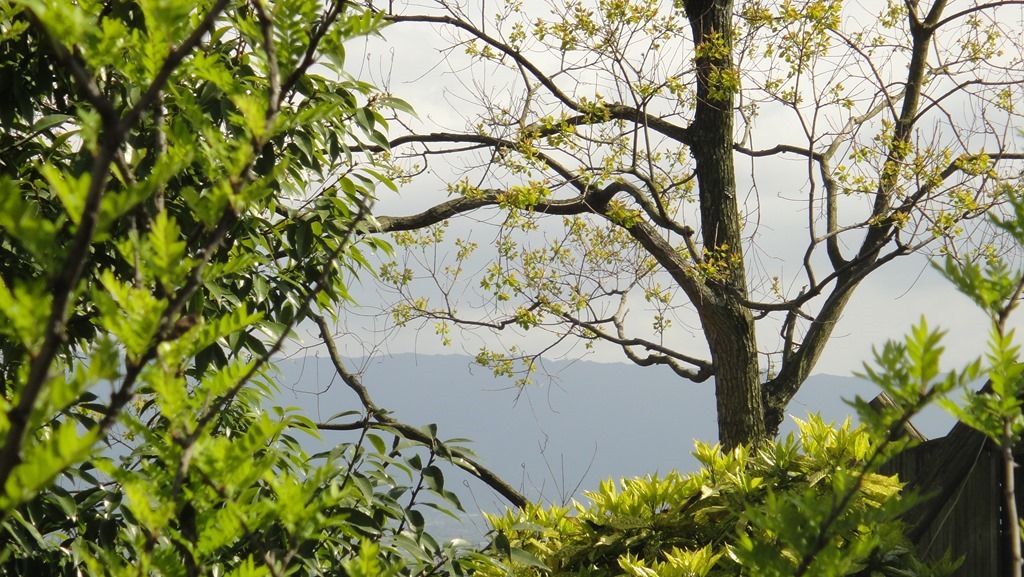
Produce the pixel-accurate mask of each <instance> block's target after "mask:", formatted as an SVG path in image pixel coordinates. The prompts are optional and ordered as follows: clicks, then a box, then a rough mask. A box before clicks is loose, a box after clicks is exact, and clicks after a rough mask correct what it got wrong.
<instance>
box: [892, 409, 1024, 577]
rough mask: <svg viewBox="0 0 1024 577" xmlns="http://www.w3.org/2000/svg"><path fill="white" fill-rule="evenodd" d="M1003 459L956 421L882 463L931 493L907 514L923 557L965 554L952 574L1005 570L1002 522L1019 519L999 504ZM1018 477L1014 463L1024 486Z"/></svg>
mask: <svg viewBox="0 0 1024 577" xmlns="http://www.w3.org/2000/svg"><path fill="white" fill-rule="evenodd" d="M1002 461H1003V460H1002V456H1001V454H1000V453H999V451H998V450H997V448H996V447H994V446H993V444H992V443H990V442H988V441H987V440H986V439H985V437H984V436H983V435H981V434H980V433H978V432H977V431H974V430H973V429H971V428H969V427H967V426H966V425H963V424H962V423H959V424H957V425H956V426H955V427H954V428H953V430H952V431H950V433H949V434H948V435H946V436H945V437H942V438H939V439H932V440H930V441H926V442H924V443H922V444H920V445H918V446H916V447H914V448H912V449H909V450H907V451H905V452H904V453H903V454H901V455H899V456H898V457H896V458H894V459H893V460H892V461H890V462H889V463H888V464H887V465H886V466H885V468H884V469H883V472H884V473H887V474H893V473H895V474H898V475H899V478H900V480H901V481H903V482H904V483H906V484H907V488H908V489H912V490H917V491H920V492H921V493H922V494H924V495H931V497H930V498H929V499H927V500H925V501H923V502H922V503H920V504H919V505H918V506H916V507H915V508H914V509H912V510H911V511H909V512H908V513H907V515H906V516H905V518H906V520H907V521H908V522H909V523H911V524H912V525H913V529H912V530H911V531H910V538H911V540H912V541H914V543H915V544H916V545H917V547H918V551H919V552H920V554H921V556H922V558H923V559H932V560H935V559H939V558H941V557H942V556H943V555H944V554H945V553H946V552H947V551H949V552H950V553H951V554H952V556H953V558H954V559H955V558H960V557H963V559H964V561H963V564H962V565H961V566H960V568H959V569H958V570H957V571H956V573H954V575H955V576H956V577H988V576H1002V575H1008V574H1009V573H1008V571H1007V570H1008V568H1009V564H1010V553H1009V538H1008V533H1007V531H1006V528H1007V523H1009V522H1017V521H1016V520H1012V521H1011V520H1010V519H1008V518H1007V515H1006V511H1005V507H1004V506H1003V488H1002V483H1003V482H1002V479H1003V462H1002ZM1018 462H1020V460H1019V459H1018ZM1022 482H1024V476H1022V475H1021V471H1020V469H1018V470H1017V474H1016V486H1017V487H1018V488H1021V487H1024V484H1022ZM1021 504H1022V499H1021V494H1020V491H1018V493H1017V508H1018V510H1019V511H1024V508H1022V507H1021Z"/></svg>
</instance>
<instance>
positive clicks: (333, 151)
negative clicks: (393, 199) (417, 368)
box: [0, 0, 475, 575]
mask: <svg viewBox="0 0 1024 577" xmlns="http://www.w3.org/2000/svg"><path fill="white" fill-rule="evenodd" d="M381 25H382V20H381V18H380V17H378V16H375V15H374V14H372V13H370V12H368V11H366V10H363V9H360V8H358V7H356V6H353V5H351V4H349V3H347V2H335V1H332V0H327V1H324V2H320V1H318V0H309V1H292V0H288V1H285V2H273V1H271V0H237V1H236V0H206V1H200V2H194V1H192V0H161V1H149V0H139V1H134V0H123V1H122V0H110V1H105V2H102V1H92V0H81V1H78V2H67V1H65V0H38V1H37V0H25V1H15V2H0V74H2V75H3V78H4V82H3V83H2V86H0V127H2V129H0V379H2V381H0V382H2V389H0V392H2V394H0V574H4V575H26V574H36V575H83V574H88V575H122V574H123V575H127V574H131V575H137V574H146V575H163V574H171V575H214V574H216V575H221V574H226V575H284V574H289V575H292V574H344V575H378V574H389V575H393V574H396V573H397V572H399V571H402V570H404V571H406V572H408V573H417V572H420V571H423V570H426V569H430V568H433V569H435V570H436V569H437V568H440V567H446V568H448V569H450V570H452V571H455V570H456V569H454V568H457V567H458V566H459V564H460V563H461V562H462V561H461V558H462V557H463V556H465V557H468V558H472V557H473V555H475V553H473V552H472V551H467V552H465V553H463V552H461V550H460V549H458V548H457V547H456V546H454V545H450V544H449V545H440V544H438V543H437V541H436V540H434V539H433V537H431V536H430V535H429V534H428V533H426V532H425V531H424V527H423V515H422V513H420V511H419V510H420V508H422V506H423V505H424V502H425V501H427V502H430V503H431V504H432V505H433V506H435V507H440V508H442V509H443V510H447V509H451V508H456V507H457V506H458V501H457V499H456V498H455V497H454V496H453V495H452V494H451V493H450V492H448V491H446V490H445V489H444V487H443V477H442V476H441V474H440V471H439V469H438V467H437V466H436V463H437V462H438V460H439V459H444V458H446V457H447V458H449V459H450V458H451V456H450V454H441V449H443V448H444V446H443V445H440V444H439V443H436V442H434V441H433V439H428V435H426V434H425V433H422V432H418V433H417V435H418V436H417V437H416V439H413V440H412V441H410V440H408V439H406V438H405V436H403V435H402V434H400V433H399V432H398V430H397V429H398V428H400V425H401V424H399V423H395V422H394V421H393V420H392V421H389V422H388V425H391V428H390V429H389V431H390V433H389V434H384V433H379V432H373V431H372V424H371V422H370V418H369V415H367V416H365V417H363V418H360V419H357V420H355V421H354V422H351V423H348V427H347V428H348V429H349V430H353V431H355V434H356V438H355V439H354V440H353V441H352V442H347V443H342V444H340V445H338V446H337V447H335V448H334V449H333V450H332V451H330V452H329V453H326V454H320V455H312V456H311V455H309V454H307V453H306V451H305V450H304V449H303V444H302V443H300V442H299V439H301V438H302V437H303V436H307V435H313V436H315V435H316V434H317V433H316V430H315V425H314V424H313V423H312V422H311V421H310V420H309V419H308V418H305V417H303V416H300V415H295V414H293V413H292V412H290V411H288V410H285V409H281V408H277V407H271V406H269V403H270V402H271V396H270V392H271V391H272V390H273V388H274V384H273V380H272V374H273V373H272V370H271V364H270V361H271V357H272V356H273V355H274V354H275V353H276V352H278V351H279V350H281V347H282V345H283V343H284V342H285V340H286V339H288V338H290V336H291V335H292V334H293V331H292V329H293V328H294V327H295V325H296V324H297V323H299V322H301V321H302V320H304V319H308V318H311V317H319V316H320V315H334V314H337V313H338V310H340V304H341V303H343V302H345V301H346V300H347V299H348V298H349V297H348V292H347V289H346V280H345V279H346V275H349V274H358V273H365V272H366V271H367V269H366V266H365V265H366V262H367V261H366V257H365V256H364V252H366V251H367V250H378V249H386V248H387V247H386V245H384V244H382V243H380V242H379V241H377V240H375V239H372V238H359V237H357V235H356V231H357V227H358V226H360V225H361V223H363V221H364V220H365V219H366V218H367V216H368V214H369V210H370V207H371V206H372V203H373V199H374V190H375V188H376V187H377V186H381V185H383V186H387V187H393V186H394V185H393V184H392V183H391V181H390V180H389V179H388V178H387V177H386V176H385V175H384V174H383V170H384V169H383V168H380V167H378V166H377V162H376V161H375V156H374V155H373V154H366V151H367V150H368V148H369V147H370V146H371V145H375V146H379V145H385V144H386V139H385V137H384V135H383V133H382V132H381V131H382V130H386V129H387V124H386V123H385V122H384V118H383V115H382V110H385V109H390V108H405V106H406V105H405V104H404V103H403V102H402V101H400V100H397V99H394V98H392V97H391V96H390V95H388V94H387V93H385V92H381V91H380V90H378V89H377V88H376V87H374V86H372V85H370V84H367V83H365V82H362V81H359V80H356V79H354V78H352V77H350V76H349V75H347V74H346V72H345V58H344V54H345V53H344V43H345V42H346V41H349V40H351V39H352V38H358V37H361V36H364V35H367V34H374V33H376V32H377V31H378V30H379V29H380V27H381ZM356 409H357V410H356V411H354V413H355V415H358V414H359V410H358V409H359V407H356ZM346 414H349V413H346ZM353 418H355V417H353ZM406 429H411V428H410V427H406ZM413 431H414V432H416V431H415V430H413ZM389 436H390V438H393V442H392V443H388V442H387V439H389ZM417 439H419V440H417ZM410 444H411V445H412V446H414V447H425V449H423V450H419V451H412V452H410V448H409V446H410ZM435 446H437V447H438V448H436V449H435ZM424 459H425V460H426V461H427V464H426V465H423V464H422V460H424Z"/></svg>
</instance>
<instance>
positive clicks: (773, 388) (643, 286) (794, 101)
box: [376, 0, 1024, 447]
mask: <svg viewBox="0 0 1024 577" xmlns="http://www.w3.org/2000/svg"><path fill="white" fill-rule="evenodd" d="M420 6H421V5H419V4H409V5H406V4H403V3H394V2H389V3H388V4H387V6H383V5H378V6H376V8H377V10H378V12H379V13H380V14H383V15H385V18H386V19H388V20H389V21H390V22H393V23H395V24H396V25H400V26H403V27H410V28H411V27H416V26H419V27H424V26H427V27H430V30H431V31H434V30H437V31H438V33H440V31H444V33H446V34H450V35H451V37H452V40H451V44H450V49H449V50H447V51H446V52H444V58H445V62H446V63H447V65H448V67H449V68H448V69H449V71H451V72H450V76H449V77H448V78H450V79H451V80H452V82H448V83H447V84H446V86H447V87H448V88H447V90H448V99H449V100H450V101H453V102H457V103H458V110H457V111H456V112H458V113H459V114H461V115H462V116H463V118H465V121H466V123H465V128H464V129H463V130H454V131H453V130H450V129H436V128H434V127H432V126H431V125H429V124H427V123H420V124H414V125H410V126H408V130H409V133H408V134H406V135H403V136H399V137H397V138H395V139H393V140H392V141H391V145H392V146H393V148H394V153H395V155H396V162H397V164H398V165H399V166H400V167H402V168H404V169H405V170H406V171H407V172H406V174H407V175H408V176H409V177H410V178H415V176H416V175H418V174H421V173H424V172H428V171H430V170H433V169H434V168H433V167H434V166H436V164H437V163H439V162H443V163H445V164H444V168H443V169H437V170H438V171H439V172H442V174H450V173H452V172H454V173H455V176H451V177H449V179H448V182H449V184H448V187H447V191H448V194H449V195H450V196H451V197H453V198H450V199H448V200H445V201H443V202H439V203H438V204H436V205H435V206H433V207H432V208H430V209H428V210H425V211H423V212H420V213H418V214H412V215H405V216H392V217H380V216H378V217H377V223H378V226H377V230H379V231H381V232H391V233H395V234H394V238H395V239H396V242H397V244H399V245H401V246H403V247H406V248H408V249H411V250H409V251H407V252H405V253H404V254H405V255H406V256H404V257H403V259H401V260H398V261H396V262H394V263H392V264H391V265H390V266H388V267H386V268H385V269H384V271H383V277H384V278H385V280H386V281H388V282H390V283H391V284H392V285H393V286H395V287H396V289H397V291H398V295H399V298H398V304H397V305H396V306H395V307H393V309H392V315H393V318H394V319H395V321H396V322H397V323H398V324H400V325H402V324H408V323H410V322H415V321H427V322H430V321H434V322H436V330H437V332H438V333H439V334H440V335H441V336H442V338H443V339H445V341H446V342H448V341H450V339H451V330H452V327H453V326H460V327H463V328H472V327H476V328H478V329H484V330H491V331H494V332H500V331H504V332H505V333H509V332H511V331H516V330H524V331H525V330H531V331H534V332H536V331H539V330H547V331H550V332H551V334H552V339H551V341H552V344H551V345H550V346H552V347H554V346H556V345H558V344H559V343H563V342H571V341H579V340H582V341H583V342H584V343H588V345H589V344H592V343H593V342H595V341H603V342H606V343H611V344H612V345H614V346H615V347H618V348H621V351H622V353H623V354H624V355H625V356H626V357H627V358H628V359H630V360H631V361H633V362H635V363H637V364H639V365H643V366H648V365H667V366H668V367H671V369H672V370H673V371H675V373H677V374H678V375H679V376H680V377H681V378H683V379H687V380H690V381H694V382H702V381H705V380H708V379H712V378H713V379H714V384H715V390H716V396H717V412H718V421H719V437H720V440H721V442H722V443H724V444H725V446H727V447H732V446H736V445H739V444H743V443H748V442H752V441H757V440H760V439H764V438H765V437H767V436H770V435H772V434H774V433H775V432H776V430H777V428H778V426H779V423H780V422H781V421H782V419H783V414H784V409H785V407H786V406H787V403H788V402H789V401H790V399H792V397H793V395H794V394H795V393H796V392H797V390H798V389H799V387H800V385H801V383H803V381H804V380H805V379H806V378H807V376H808V375H809V374H810V372H811V370H812V369H813V367H814V366H815V363H816V362H817V361H818V359H819V357H820V356H821V354H822V351H823V350H824V348H825V346H826V343H827V342H828V340H829V337H830V335H831V334H832V332H833V330H834V329H835V327H836V325H837V323H839V321H840V319H841V317H842V315H843V311H844V309H845V307H846V305H847V303H848V302H849V301H850V299H851V297H852V295H853V293H854V291H855V289H856V288H857V287H858V286H859V285H860V283H861V282H862V281H863V280H864V279H865V278H866V277H867V276H868V275H870V274H871V273H873V272H874V271H876V270H878V269H879V268H880V267H882V266H883V265H885V264H887V263H890V262H893V261H894V260H897V259H899V258H900V257H903V256H905V255H909V254H913V253H917V252H921V251H929V252H932V253H933V254H934V253H949V254H978V253H984V252H988V253H990V254H997V253H998V252H999V251H1000V250H1001V249H1000V245H999V243H998V242H993V236H992V231H991V230H990V229H987V228H986V227H984V226H976V224H975V223H977V222H979V219H977V217H979V216H980V215H982V214H984V213H986V212H987V211H989V210H991V209H993V208H994V207H998V206H999V205H1000V204H1001V203H1002V202H1003V199H1004V198H1005V197H1006V195H1007V194H1008V193H1011V192H1018V193H1019V191H1020V190H1021V186H1022V184H1021V178H1020V174H1021V167H1022V163H1021V161H1022V160H1024V154H1022V153H1021V150H1020V141H1019V139H1017V138H1016V135H1015V133H1014V131H1013V127H1014V126H1019V125H1020V122H1021V115H1020V110H1019V108H1018V104H1017V103H1018V102H1019V100H1020V97H1021V84H1020V79H1019V74H1017V73H1016V72H1015V71H1017V70H1019V69H1020V66H1021V65H1022V63H1024V47H1022V43H1021V42H1020V38H1021V36H1020V30H1019V29H1016V28H1015V26H1016V25H1015V24H1010V23H1013V22H1017V21H1018V20H1019V18H1018V15H1019V11H1020V6H1021V4H1020V3H1019V2H1013V1H999V2H971V3H968V4H961V5H956V6H947V3H946V2H944V1H941V0H939V1H935V2H930V3H921V2H916V1H908V2H895V1H891V2H886V3H884V5H883V3H881V2H879V3H874V4H870V5H862V4H856V5H844V4H842V3H840V2H831V1H827V0H803V1H787V2H783V3H779V4H777V5H773V4H771V3H764V2H759V1H755V0H750V1H741V2H739V3H737V4H735V5H734V3H733V2H732V1H731V0H686V1H681V2H674V3H650V2H627V1H618V0H596V1H595V2H583V1H579V0H567V1H560V2H554V3H551V4H549V5H546V6H545V7H546V8H548V9H549V10H550V13H551V16H550V18H547V17H536V14H538V13H539V11H540V9H541V8H542V6H540V5H539V4H538V5H534V4H530V3H523V2H518V1H509V2H503V3H500V4H498V5H497V6H495V5H492V4H487V5H486V7H484V6H483V5H481V12H479V13H478V12H476V11H475V10H476V6H475V5H462V4H456V3H450V2H445V1H444V0H440V1H438V2H436V3H434V4H432V5H431V6H430V9H427V10H425V11H423V10H421V8H420ZM488 11H489V12H488ZM494 14H496V15H494ZM492 15H494V16H493V18H492ZM431 33H433V32H431ZM459 52H465V54H466V57H467V58H468V60H466V59H461V58H460V55H459ZM442 70H443V68H442ZM416 73H417V74H420V71H416ZM460 86H461V88H462V89H460ZM415 104H416V103H415V102H414V105H415ZM421 109H422V106H421ZM438 114H439V115H440V116H442V117H447V116H444V115H445V114H450V113H449V112H445V113H443V114H442V113H440V112H439V113H438ZM783 123H788V124H785V125H784V124H783ZM780 127H782V128H780ZM790 159H796V160H795V161H794V160H790ZM431 163H434V164H431ZM739 163H743V164H744V165H745V166H747V165H748V166H749V169H748V168H746V167H745V168H743V169H742V170H741V169H740V168H739ZM748 171H749V172H750V173H752V177H750V179H749V181H748V180H747V177H746V176H745V173H746V172H748ZM413 182H415V180H414V181H413ZM771 193H776V195H777V196H778V198H774V199H773V198H772V194H771ZM787 200H788V202H787ZM488 208H495V209H497V210H498V212H497V213H495V212H493V211H490V212H488V211H487V209H488ZM794 212H796V213H798V214H800V215H801V216H800V220H798V221H794V219H793V218H792V215H793V213H794ZM471 214H472V215H479V216H477V217H476V218H477V220H478V221H479V222H485V221H488V220H496V221H497V228H498V231H497V232H496V234H495V239H494V242H493V244H494V246H495V248H496V252H494V253H491V254H489V256H488V258H489V260H490V265H488V266H486V267H483V268H482V270H481V271H480V272H479V274H477V276H475V277H474V276H472V275H473V270H472V266H475V265H474V264H473V263H474V261H473V258H474V257H472V253H473V251H475V250H476V249H477V248H478V244H477V243H475V242H472V239H467V238H462V239H460V240H459V241H457V243H456V246H455V247H453V248H451V249H450V253H451V258H449V259H448V260H446V261H445V260H442V258H441V257H442V256H443V254H441V253H442V251H437V254H434V253H432V252H431V251H433V250H434V249H433V248H432V247H433V246H434V244H435V242H436V241H437V240H438V239H439V238H440V237H442V236H443V230H444V228H443V226H442V225H443V224H444V223H446V222H448V221H449V219H453V218H454V217H456V216H459V215H471ZM496 214H497V216H496ZM559 218H560V219H561V226H560V227H559V225H558V223H557V219H559ZM801 221H802V222H804V223H805V225H804V226H801V225H799V224H796V223H798V222H801ZM980 221H981V222H982V223H983V222H984V219H980ZM474 226H480V225H474ZM771 228H774V229H775V230H779V231H782V232H784V233H785V237H786V242H787V243H788V246H787V248H786V250H787V252H788V254H786V255H780V254H767V255H766V254H765V252H766V251H765V249H763V248H762V247H761V243H762V242H765V239H768V238H769V236H770V234H769V231H766V229H771ZM801 228H803V230H800V229H801ZM794 229H795V230H794ZM415 231H421V232H420V233H415ZM797 231H799V232H797ZM531 233H532V236H531ZM538 239H539V240H538ZM795 244H799V246H798V247H797V248H796V249H795V250H794V249H792V248H790V247H792V246H794V245H795ZM443 250H448V249H443ZM419 255H422V256H419ZM766 256H768V257H772V258H778V259H780V260H781V261H782V262H784V263H791V264H792V265H794V266H795V267H796V269H795V270H786V269H784V268H783V267H782V266H781V265H774V264H770V263H769V264H766V263H765V262H764V259H765V257H766ZM417 258H419V260H420V261H421V262H420V264H421V265H422V266H423V268H426V270H427V276H430V277H433V279H432V281H431V282H432V283H433V284H435V285H436V287H437V290H436V291H435V292H434V293H432V294H430V295H426V294H424V293H421V292H419V291H420V290H421V289H422V287H423V286H425V285H424V284H423V283H419V282H417V279H418V278H421V277H422V276H423V275H422V273H421V272H420V269H419V268H417V267H415V266H414V265H413V264H411V261H413V260H415V259H417ZM470 279H472V281H473V282H472V283H470V282H467V281H469V280H470ZM477 284H478V286H479V287H480V290H479V291H477V293H476V294H473V295H467V293H468V290H469V289H468V288H467V287H471V286H474V285H477ZM427 296H430V298H427ZM631 307H635V308H638V309H644V311H643V312H641V313H635V312H634V315H633V316H631V317H630V319H629V320H628V322H627V318H626V317H627V314H626V313H627V312H628V311H629V310H630V308H631ZM467 308H472V309H474V310H475V311H482V312H479V313H467V312H466V309H467ZM687 323H689V324H690V325H691V326H699V328H695V329H693V330H694V332H698V333H701V334H702V335H703V339H701V342H700V344H699V345H695V346H693V345H689V344H687V339H684V338H682V337H683V336H684V335H685V334H686V332H685V331H684V330H680V327H682V328H684V329H685V327H686V325H687ZM766 342H767V343H768V344H765V343H766ZM536 357H537V353H536V351H524V349H523V348H521V347H519V346H518V345H515V346H507V348H506V350H505V351H501V350H497V351H496V350H491V349H483V350H481V352H480V354H479V356H478V360H479V361H480V362H481V363H483V364H487V365H490V366H492V367H493V368H494V370H495V372H496V374H511V373H514V372H515V371H516V370H517V369H516V365H513V361H515V360H517V359H520V360H524V361H525V365H526V369H525V370H527V371H529V370H531V369H532V368H533V359H535V358H536Z"/></svg>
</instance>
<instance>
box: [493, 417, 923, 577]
mask: <svg viewBox="0 0 1024 577" xmlns="http://www.w3.org/2000/svg"><path fill="white" fill-rule="evenodd" d="M884 445H885V442H884V441H880V440H879V439H878V437H877V436H875V435H872V434H870V433H869V432H868V431H867V430H866V429H865V428H864V427H857V428H853V427H851V425H850V423H849V422H846V423H844V424H843V425H842V426H840V427H838V428H834V427H832V426H830V425H829V424H826V423H823V422H822V421H821V419H820V418H818V417H815V416H811V417H810V418H809V419H808V420H807V421H805V422H803V421H801V422H799V434H798V435H793V434H790V435H789V436H788V437H787V438H785V439H783V440H780V441H778V442H774V443H766V444H764V445H762V446H761V447H759V448H755V449H748V448H745V447H740V448H737V449H735V450H733V451H730V452H722V451H721V450H720V448H719V447H717V446H715V447H712V446H708V445H698V446H697V450H696V452H695V453H694V454H695V455H696V456H697V458H698V460H699V461H700V463H701V466H702V467H701V469H700V470H699V471H698V472H696V473H694V474H690V475H682V474H680V473H676V472H671V473H668V474H666V475H664V476H648V477H644V478H636V479H624V480H622V482H621V484H620V485H616V484H614V483H612V482H611V481H610V480H609V481H606V482H604V483H602V484H601V487H600V488H599V489H598V490H597V491H592V492H588V493H586V497H587V499H588V501H589V504H588V505H585V506H584V505H582V504H579V503H574V504H573V505H572V506H569V507H553V508H547V509H546V508H542V507H536V508H532V509H527V510H524V511H518V512H508V513H506V514H505V515H503V516H492V517H489V518H488V520H489V521H490V523H491V525H492V527H493V530H494V531H495V532H496V533H497V534H498V535H499V536H503V537H499V538H497V539H495V542H496V543H498V542H499V541H500V539H501V538H504V539H505V540H506V541H507V545H506V546H505V550H504V553H505V559H506V561H507V563H508V564H509V565H510V566H511V567H512V568H513V569H514V572H515V573H516V574H522V575H528V574H544V573H545V571H544V570H543V569H540V568H537V564H538V561H541V562H543V563H546V564H547V565H548V566H549V567H550V568H551V570H552V571H551V572H552V574H555V575H631V576H634V577H647V576H651V575H663V576H680V577H682V576H700V577H703V576H705V575H711V576H714V575H780V576H781V575H794V574H798V573H800V572H801V571H803V572H806V574H810V575H853V574H885V575H889V574H892V575H896V574H900V575H922V574H931V573H929V571H930V570H929V569H928V568H927V567H924V566H922V565H921V564H919V563H917V562H916V560H915V558H914V556H913V554H912V548H911V547H910V545H909V544H908V543H907V541H906V539H905V538H904V537H903V529H904V527H903V524H902V522H901V521H900V520H899V515H900V513H902V512H903V511H904V510H905V507H906V506H907V502H908V501H907V500H906V499H904V498H902V496H901V494H900V483H899V480H898V479H896V478H895V477H891V476H886V475H882V474H879V473H876V472H872V470H871V462H872V459H873V455H876V454H878V453H879V452H880V451H882V450H885V448H884ZM854 483H856V488H855V489H854V496H853V498H852V499H849V500H847V501H844V500H843V496H844V495H846V494H847V493H848V492H849V491H850V490H851V488H852V487H853V486H854ZM840 503H842V507H841V511H840V512H839V513H838V514H837V515H836V514H835V511H836V510H837V509H836V507H837V505H838V504H840ZM833 515H836V516H835V518H834V519H832V521H831V523H829V524H827V523H826V520H829V519H830V518H831V517H832V516H833ZM822 532H824V534H826V535H827V537H826V538H825V539H824V541H825V545H824V547H822V548H821V549H820V550H819V551H817V552H815V553H814V555H813V561H812V562H811V564H810V565H809V566H808V567H805V568H800V563H801V561H802V560H803V558H804V556H805V554H806V553H807V552H808V551H809V550H811V549H812V548H813V547H814V545H815V543H816V542H817V541H818V540H819V539H820V538H821V537H820V536H821V535H822V534H823V533H822ZM497 551H498V552H499V553H502V552H503V551H502V549H501V548H500V547H499V548H498V549H497ZM875 572H877V573H875ZM481 573H482V574H498V573H497V572H495V571H494V570H493V569H490V570H484V571H481Z"/></svg>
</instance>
